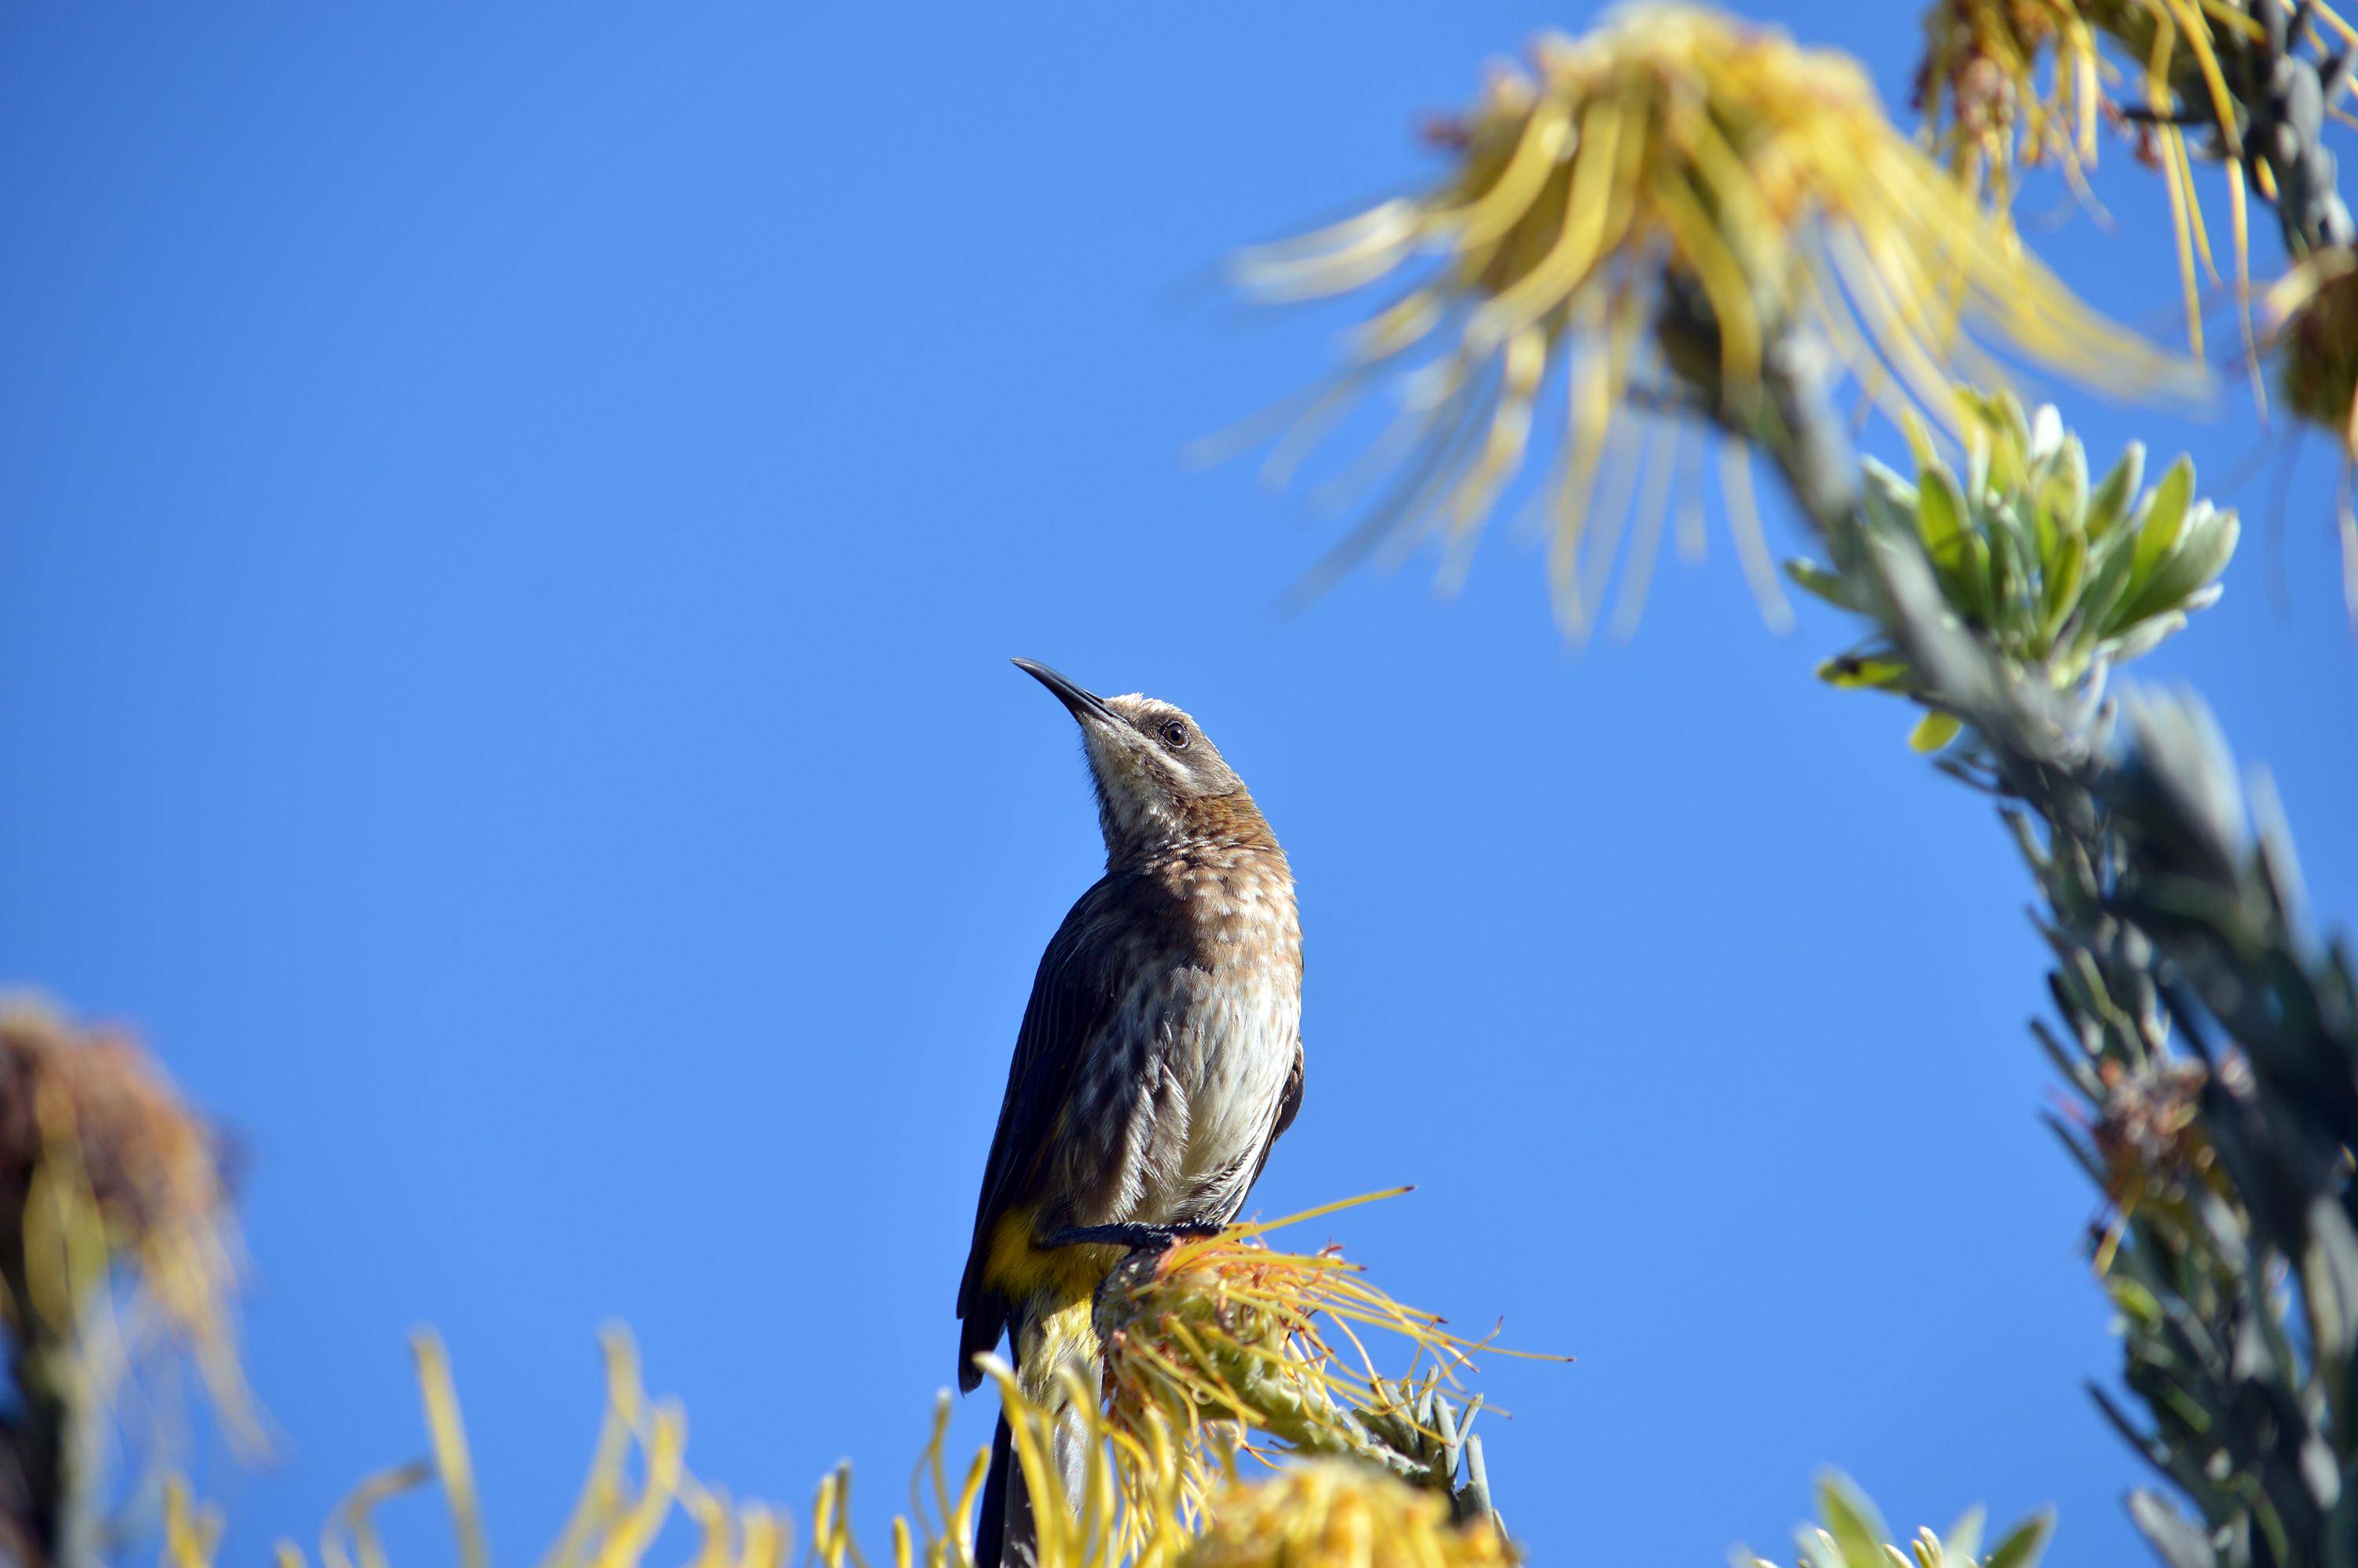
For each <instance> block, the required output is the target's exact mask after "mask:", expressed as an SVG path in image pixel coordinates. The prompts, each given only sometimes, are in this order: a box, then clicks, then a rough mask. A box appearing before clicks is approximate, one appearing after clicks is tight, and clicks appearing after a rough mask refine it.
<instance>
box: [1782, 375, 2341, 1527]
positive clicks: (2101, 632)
mask: <svg viewBox="0 0 2358 1568" xmlns="http://www.w3.org/2000/svg"><path fill="white" fill-rule="evenodd" d="M1985 407H1986V408H1987V409H1988V410H1989V411H1991V412H1992V413H1994V414H1995V416H1996V417H1995V419H1994V420H1992V421H1991V428H1990V431H1989V434H1988V435H1987V436H1986V437H1985V438H1984V440H1985V442H1986V445H1985V446H1984V447H1983V448H1982V449H1981V450H1980V452H1979V454H1978V455H1976V456H1974V457H1973V458H1972V459H1970V460H1969V461H1968V463H1967V464H1966V470H1965V473H1964V475H1963V477H1962V478H1959V477H1958V476H1955V475H1953V474H1951V473H1950V472H1949V471H1948V470H1946V469H1945V468H1943V467H1942V465H1939V464H1937V463H1933V462H1931V461H1930V460H1924V459H1922V458H1920V464H1919V481H1918V482H1917V483H1916V484H1915V485H1913V486H1906V485H1904V484H1902V483H1901V482H1900V481H1897V480H1896V478H1894V477H1892V476H1888V475H1884V474H1879V473H1878V472H1877V470H1869V474H1868V481H1867V483H1866V491H1865V493H1866V495H1867V496H1868V497H1871V498H1872V499H1867V500H1864V501H1862V502H1861V503H1858V504H1857V505H1856V506H1855V508H1854V509H1852V510H1851V511H1849V512H1847V513H1844V514H1817V515H1815V516H1813V519H1812V520H1813V521H1814V522H1815V523H1816V524H1817V525H1818V527H1819V529H1820V532H1821V534H1822V536H1823V539H1824V541H1825V544H1826V546H1827V548H1828V551H1829V553H1830V554H1831V555H1832V557H1833V559H1834V560H1835V561H1836V562H1837V563H1839V566H1838V568H1835V569H1833V570H1827V569H1825V568H1817V570H1818V573H1819V576H1818V579H1817V580H1816V582H1815V583H1814V584H1813V586H1817V587H1819V588H1821V589H1823V590H1824V591H1825V593H1826V597H1828V598H1831V599H1833V600H1834V601H1835V602H1837V603H1841V604H1844V605H1847V606H1850V607H1852V608H1855V609H1856V610H1858V611H1859V612H1860V613H1862V614H1863V615H1865V616H1866V617H1867V618H1868V619H1869V621H1870V622H1871V624H1872V627H1873V635H1872V636H1871V637H1870V639H1869V641H1868V642H1867V643H1866V645H1865V646H1864V647H1863V648H1862V650H1860V651H1859V652H1858V653H1856V654H1853V655H1852V656H1851V659H1850V661H1848V665H1849V667H1848V668H1838V669H1837V670H1836V671H1834V672H1833V673H1834V674H1836V675H1837V676H1853V677H1854V680H1853V684H1862V685H1870V686H1877V687H1885V688H1887V689H1891V690H1895V691H1898V692H1901V693H1903V694H1905V695H1907V696H1909V697H1912V698H1914V699H1915V700H1916V701H1917V702H1919V703H1920V704H1921V705H1922V706H1923V707H1924V708H1925V709H1926V712H1927V715H1928V719H1930V720H1931V721H1932V722H1934V723H1937V724H1939V725H1941V726H1942V729H1941V730H1940V731H1939V732H1938V734H1937V737H1936V739H1935V741H1934V743H1935V744H1942V743H1945V742H1946V741H1949V740H1950V739H1951V738H1952V737H1960V736H1961V737H1962V739H1961V740H1960V741H1959V743H1958V744H1956V745H1955V746H1953V747H1952V748H1951V749H1950V750H1949V751H1948V752H1946V754H1945V755H1944V756H1943V758H1942V765H1943V767H1944V768H1946V769H1947V770H1948V771H1949V772H1951V773H1953V774H1955V775H1957V776H1959V777H1961V778H1963V779H1965V780H1967V781H1968V782H1970V783H1972V784H1975V785H1977V786H1978V787H1980V788H1983V789H1985V790H1986V791H1987V792H1989V793H1990V794H1992V795H1995V796H1996V797H1997V798H1998V799H1999V801H2000V802H2001V803H2002V814H2003V816H2004V817H2005V820H2006V823H2007V825H2008V826H2009V827H2010V829H2011V830H2012V831H2013V833H2014V835H2015V837H2016V839H2017V843H2018V844H2019V846H2020V848H2021V849H2022V852H2023V854H2024V856H2025V859H2026V860H2027V861H2028V864H2029V866H2030V868H2031V871H2032V872H2033V874H2034V875H2035V876H2036V878H2037V879H2038V881H2039V889H2040V892H2041V893H2042V895H2043V903H2044V907H2043V908H2042V909H2041V910H2040V911H2039V926H2040V930H2041V932H2042V934H2043V935H2045V937H2046V939H2047V941H2048V944H2049V946H2050V948H2051V950H2052V951H2053V953H2054V956H2055V965H2054V968H2053V970H2052V972H2051V973H2050V976H2049V990H2050V996H2051V998H2052V1000H2053V1002H2054V1006H2055V1014H2056V1018H2055V1022H2054V1024H2053V1025H2052V1026H2050V1025H2049V1024H2046V1023H2039V1024H2036V1025H2034V1029H2035V1032H2036V1033H2038V1035H2039V1040H2040V1043H2041V1044H2042V1045H2043V1046H2044V1048H2045V1049H2046V1050H2047V1052H2048V1054H2049V1055H2050V1058H2051V1059H2052V1060H2053V1062H2054V1063H2055V1065H2056V1067H2057V1070H2058V1071H2059V1072H2060V1073H2061V1075H2062V1076H2063V1078H2064V1081H2065V1082H2066V1083H2067V1084H2068V1085H2069V1086H2070V1087H2071V1089H2072V1090H2074V1091H2075V1092H2076V1096H2077V1098H2076V1099H2075V1100H2074V1101H2073V1102H2072V1103H2071V1106H2070V1108H2068V1109H2067V1110H2066V1111H2065V1112H2064V1113H2063V1114H2062V1115H2061V1116H2060V1117H2058V1118H2056V1119H2055V1125H2056V1128H2057V1130H2058V1131H2059V1132H2060V1133H2061V1135H2062V1137H2063V1140H2064V1142H2065V1143H2066V1145H2067V1146H2068V1147H2069V1148H2070V1149H2071V1152H2072V1155H2073V1157H2074V1158H2075V1159H2077V1160H2078V1161H2079V1162H2081V1164H2082V1167H2083V1168H2084V1169H2085V1171H2086V1172H2087V1173H2088V1176H2089V1178H2090V1180H2091V1182H2092V1183H2093V1184H2094V1185H2095V1186H2096V1187H2097V1189H2098V1191H2099V1192H2100V1194H2101V1195H2102V1197H2103V1200H2104V1206H2105V1209H2104V1212H2105V1218H2104V1221H2103V1223H2101V1224H2100V1225H2098V1226H2096V1227H2093V1234H2092V1235H2091V1237H2090V1242H2089V1245H2090V1250H2091V1254H2092V1257H2093V1260H2094V1261H2095V1262H2096V1264H2097V1266H2098V1270H2099V1272H2100V1273H2101V1274H2102V1276H2103V1278H2104V1282H2105V1288H2106V1290H2107V1292H2108V1293H2109V1294H2110V1296H2111V1298H2112V1302H2113V1304H2114V1306H2115V1313H2116V1319H2115V1326H2116V1329H2117V1331H2118V1333H2119V1334H2120V1336H2121V1339H2122V1343H2123V1351H2124V1363H2125V1364H2124V1370H2123V1380H2124V1382H2125V1384H2126V1387H2127V1389H2128V1391H2129V1393H2130V1394H2131V1395H2132V1396H2133V1400H2134V1404H2135V1406H2136V1407H2141V1408H2140V1409H2137V1410H2136V1411H2135V1412H2134V1413H2133V1412H2132V1410H2131V1409H2129V1408H2125V1406H2124V1404H2123V1402H2121V1401H2116V1400H2113V1399H2111V1398H2109V1397H2107V1396H2106V1395H2105V1394H2104V1393H2103V1392H2102V1391H2101V1390H2099V1391H2097V1399H2098V1400H2099V1402H2100V1404H2102V1406H2103V1408H2104V1411H2105V1413H2106V1414H2107V1415H2108V1416H2109V1417H2110V1418H2111V1419H2112V1420H2113V1422H2114V1423H2115V1425H2116V1426H2117V1427H2118V1428H2119V1429H2120V1431H2121V1433H2123V1434H2124V1435H2125V1437H2126V1438H2127V1439H2128V1440H2129V1442H2130V1443H2131V1444H2133V1445H2134V1446H2135V1447H2136V1449H2137V1451H2138V1452H2140V1453H2141V1454H2144V1455H2145V1456H2146V1457H2147V1459H2148V1460H2150V1461H2151V1462H2152V1463H2153V1465H2155V1466H2156V1468H2157V1470H2158V1473H2159V1474H2160V1475H2161V1476H2163V1477H2165V1478H2166V1479H2167V1480H2168V1481H2169V1484H2170V1488H2171V1489H2172V1490H2174V1491H2175V1493H2176V1494H2177V1497H2176V1498H2175V1499H2173V1498H2169V1497H2168V1496H2166V1495H2164V1493H2162V1492H2160V1491H2142V1492H2139V1493H2137V1494H2136V1495H2134V1496H2133V1497H2132V1498H2131V1499H2130V1510H2131V1512H2132V1514H2133V1515H2134V1517H2135V1518H2136V1521H2137V1523H2138V1525H2139V1526H2140V1528H2141V1529H2143V1530H2144V1531H2145V1533H2146V1535H2147V1539H2148V1540H2149V1541H2152V1543H2153V1544H2154V1546H2155V1548H2156V1550H2157V1551H2158V1552H2159V1553H2160V1554H2161V1556H2162V1558H2163V1560H2164V1561H2165V1562H2167V1563H2169V1564H2170V1568H2198V1565H2200V1568H2291V1565H2294V1564H2300V1565H2303V1568H2307V1565H2311V1564H2317V1565H2324V1568H2358V1485H2353V1483H2358V1357H2353V1344H2358V1193H2353V1187H2352V1183H2351V1176H2350V1171H2351V1162H2350V1156H2349V1153H2348V1151H2351V1150H2353V1149H2358V984H2353V978H2352V966H2351V963H2350V959H2349V957H2348V955H2347V954H2346V952H2344V951H2342V949H2340V948H2323V947H2320V946H2318V945H2317V944H2316V943H2314V942H2313V941H2312V940H2311V939H2310V938H2309V936H2308V935H2306V932H2305V928H2304V926H2303V925H2302V922H2301V915H2300V912H2299V902H2300V901H2299V874H2298V871H2297V867H2296V861H2295V860H2294V857H2293V854H2292V850H2291V847H2290V841H2289V838H2288V835H2287V834H2286V833H2285V832H2284V830H2283V828H2282V827H2281V825H2280V824H2279V823H2277V821H2276V819H2275V816H2274V813H2273V809H2272V806H2271V805H2270V802H2269V798H2268V796H2267V795H2266V793H2265V791H2255V792H2251V793H2250V794H2248V795H2247V792H2246V790H2245V789H2244V787H2243V785H2242V784H2241V783H2240V781H2239V780H2238V778H2237V775H2236V773H2235V771H2234V766H2233V764H2232V762H2230V761H2229V759H2228V755H2227V752H2226V747H2225V744H2224V742H2223V740H2222V739H2221V737H2220V736H2219V734H2218V731H2217V730H2216V727H2215V725H2213V724H2212V721H2211V719H2210V718H2209V716H2208V715H2207V713H2206V712H2205V711H2204V710H2203V709H2202V708H2201V706H2200V704H2199V703H2197V702H2196V701H2194V700H2193V699H2192V698H2190V697H2180V698H2167V699H2157V698H2144V699H2136V700H2131V701H2129V702H2127V703H2126V704H2125V705H2123V704H2116V703H2115V702H2114V701H2113V700H2111V699H2110V698H2108V697H2106V696H2105V690H2104V688H2105V676H2106V673H2107V671H2108V670H2109V668H2110V667H2111V666H2112V665H2115V664H2117V663H2120V662H2122V661H2123V660H2125V658H2127V657H2129V656H2131V655H2133V654H2135V653H2137V652H2142V651H2144V650H2145V649H2146V648H2148V647H2150V646H2151V645H2153V643H2156V642H2158V641H2159V640H2160V639H2161V638H2163V637H2166V636H2168V635H2169V633H2171V632H2173V631H2175V630H2177V629H2178V628H2179V627H2180V625H2182V624H2183V622H2184V617H2185V615H2186V613H2187V612H2188V611H2190V610H2192V609H2195V608H2199V607H2200V606H2201V604H2202V603H2207V602H2208V601H2209V599H2210V597H2211V596H2212V595H2213V594H2214V593H2215V589H2213V588H2212V579H2215V578H2216V576H2217V575H2218V572H2219V570H2220V569H2221V568H2222V567H2223V565H2224V563H2225V558H2226V555H2227V553H2228V552H2230V551H2232V549H2233V547H2234V523H2233V520H2232V518H2230V517H2227V516H2226V515H2225V514H2220V513H2215V512H2212V511H2210V510H2209V509H2207V508H2205V507H2203V506H2202V505H2201V503H2199V502H2197V501H2196V500H2195V499H2194V498H2193V481H2192V474H2191V471H2190V470H2186V469H2184V468H2183V467H2180V468H2175V469H2173V470H2171V473H2170V474H2169V475H2166V476H2165V477H2164V478H2163V480H2162V481H2160V482H2159V483H2158V484H2157V485H2155V486H2154V487H2153V488H2152V490H2151V491H2149V492H2146V491H2144V490H2143V489H2142V486H2141V482H2140V479H2141V476H2140V475H2139V473H2138V471H2137V470H2138V465H2137V463H2136V460H2135V457H2134V454H2132V457H2131V458H2130V459H2129V460H2125V462H2124V464H2122V465H2121V466H2120V467H2118V468H2116V469H2115V472H2114V473H2113V474H2112V475H2110V476H2108V477H2107V478H2106V479H2105V480H2104V481H2098V482H2096V483H2093V484H2089V485H2087V486H2086V489H2085V491H2084V493H2085V495H2086V501H2085V503H2084V506H2082V504H2081V503H2080V502H2079V497H2080V496H2081V495H2082V493H2083V492H2082V484H2081V481H2080V480H2079V479H2078V477H2077V476H2078V474H2079V473H2081V472H2083V471H2084V469H2083V467H2082V463H2081V461H2080V460H2079V458H2078V455H2077V452H2076V449H2075V448H2074V447H2073V445H2072V443H2071V441H2070V440H2069V439H2068V438H2065V437H2064V436H2063V435H2062V434H2061V431H2060V430H2059V429H2057V428H2056V427H2054V425H2053V423H2052V421H2051V420H2050V418H2048V417H2047V416H2043V415H2042V416H2041V417H2040V418H2039V419H2038V420H2037V421H2031V420H2028V419H2026V418H2024V417H2022V416H2020V415H2019V413H2018V412H2017V410H2016V409H2015V408H2014V407H2013V406H2010V405H2007V404H2006V403H2004V402H1999V403H1996V404H1992V405H1987V406H1985ZM1770 450H1771V454H1772V456H1773V455H1775V449H1773V448H1771V449H1770ZM1928 498H1930V499H1929V500H1928ZM1968 498H1971V499H1970V500H1969V499H1968ZM2074 540H2082V541H2084V542H2085V544H2084V554H2082V546H2078V545H2075V544H2074V543H2073V542H2072V541H2074ZM1974 541H1979V547H1977V546H1976V545H1975V543H1974ZM1796 575H1798V576H1802V577H1803V578H1804V580H1809V577H1808V568H1804V569H1803V571H1801V572H1797V574H1796ZM1840 663H1841V662H1838V665H1839V664H1840ZM2124 706H2125V717H2126V719H2127V720H2128V723H2127V734H2126V736H2125V738H2123V737H2120V736H2117V735H2116V734H2115V728H2116V723H2115V721H2116V719H2117V718H2118V717H2119V716H2120V715H2121V711H2122V708H2123V707H2124ZM2255 816H2256V817H2257V818H2258V819H2259V821H2260V827H2258V828H2257V829H2256V830H2255V828H2254V827H2253V826H2252V822H2253V819H2254V817H2255Z"/></svg>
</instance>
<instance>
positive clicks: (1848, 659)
mask: <svg viewBox="0 0 2358 1568" xmlns="http://www.w3.org/2000/svg"><path fill="white" fill-rule="evenodd" d="M1908 675H1909V670H1908V665H1907V664H1906V663H1905V662H1904V661H1902V660H1899V659H1893V658H1885V657H1878V656H1876V655H1872V654H1844V655H1843V656H1842V657H1840V658H1838V659H1828V660H1827V661H1826V662H1825V663H1824V664H1822V665H1819V666H1818V678H1819V679H1820V680H1822V681H1823V682H1825V683H1826V684H1827V685H1828V686H1832V687H1841V688H1842V689H1843V690H1844V691H1857V690H1871V691H1898V690H1899V689H1901V688H1902V687H1905V686H1906V685H1907V684H1908Z"/></svg>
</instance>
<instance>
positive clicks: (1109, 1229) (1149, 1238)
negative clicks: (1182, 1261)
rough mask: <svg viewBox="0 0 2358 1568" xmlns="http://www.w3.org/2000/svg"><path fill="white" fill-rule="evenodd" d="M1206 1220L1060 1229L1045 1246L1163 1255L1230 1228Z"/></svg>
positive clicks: (1045, 1242)
mask: <svg viewBox="0 0 2358 1568" xmlns="http://www.w3.org/2000/svg"><path fill="white" fill-rule="evenodd" d="M1227 1228H1228V1227H1226V1226H1224V1225H1213V1224H1209V1223H1207V1222H1206V1221H1203V1220H1177V1221H1174V1222H1173V1223H1171V1224H1168V1225H1081V1226H1076V1227H1073V1228H1071V1229H1069V1230H1060V1231H1058V1232H1056V1234H1055V1235H1054V1236H1051V1237H1050V1238H1048V1239H1047V1240H1045V1241H1044V1242H1042V1243H1041V1245H1042V1246H1044V1247H1049V1248H1055V1247H1127V1248H1128V1249H1130V1250H1131V1251H1132V1252H1142V1251H1146V1250H1148V1249H1152V1250H1154V1251H1157V1252H1160V1251H1162V1250H1163V1249H1166V1248H1170V1247H1175V1246H1177V1245H1178V1244H1179V1243H1180V1242H1182V1241H1198V1240H1201V1239H1202V1238H1205V1237H1206V1236H1217V1235H1218V1234H1219V1233H1220V1232H1221V1231H1223V1230H1225V1229H1227Z"/></svg>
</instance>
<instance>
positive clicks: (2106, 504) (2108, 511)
mask: <svg viewBox="0 0 2358 1568" xmlns="http://www.w3.org/2000/svg"><path fill="white" fill-rule="evenodd" d="M2144 482H2145V443H2144V442H2142V441H2131V442H2130V443H2129V444H2128V445H2127V446H2125V447H2124V448H2122V449H2121V460H2120V461H2119V462H2116V463H2115V464H2114V465H2113V471H2112V472H2110V473H2108V474H2106V475H2105V476H2104V483H2102V484H2100V485H2098V486H2097V487H2096V493H2095V494H2093V495H2092V496H2090V497H2089V498H2088V517H2087V528H2088V536H2089V537H2090V538H2091V539H2100V538H2102V537H2104V535H2106V534H2109V533H2111V532H2112V531H2113V529H2114V527H2115V525H2117V524H2119V522H2120V521H2121V519H2122V518H2124V517H2125V516H2127V515H2128V510H2129V503H2130V502H2132V501H2134V500H2136V492H2137V486H2138V485H2140V484H2142V483H2144Z"/></svg>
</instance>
